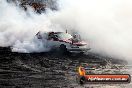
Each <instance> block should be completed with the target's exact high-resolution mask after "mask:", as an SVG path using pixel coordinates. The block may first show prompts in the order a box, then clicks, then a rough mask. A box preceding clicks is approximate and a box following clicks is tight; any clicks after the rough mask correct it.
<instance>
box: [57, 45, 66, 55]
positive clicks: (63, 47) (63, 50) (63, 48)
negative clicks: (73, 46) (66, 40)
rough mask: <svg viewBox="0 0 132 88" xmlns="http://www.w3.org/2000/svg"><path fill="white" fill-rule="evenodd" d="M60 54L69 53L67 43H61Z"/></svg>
mask: <svg viewBox="0 0 132 88" xmlns="http://www.w3.org/2000/svg"><path fill="white" fill-rule="evenodd" d="M59 51H60V54H66V53H67V48H66V46H65V45H60V47H59Z"/></svg>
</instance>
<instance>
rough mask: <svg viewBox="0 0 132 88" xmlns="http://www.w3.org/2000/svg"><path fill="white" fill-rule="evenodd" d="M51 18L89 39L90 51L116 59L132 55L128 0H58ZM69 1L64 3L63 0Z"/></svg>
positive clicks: (131, 25) (130, 3)
mask: <svg viewBox="0 0 132 88" xmlns="http://www.w3.org/2000/svg"><path fill="white" fill-rule="evenodd" d="M60 2H61V3H60V4H61V6H60V7H61V8H63V9H61V8H60V9H61V10H60V12H58V13H57V15H55V16H52V21H53V22H55V23H59V24H61V25H62V27H64V28H65V27H70V28H71V29H75V30H77V31H79V32H80V33H81V34H82V37H84V38H85V39H86V40H88V41H89V43H90V45H91V47H92V51H93V52H97V53H101V54H104V55H110V56H114V57H118V58H123V59H124V58H125V59H129V60H130V59H131V58H132V56H131V55H132V46H131V44H132V37H131V35H132V10H131V9H132V6H131V5H132V1H131V0H127V1H125V0H60ZM63 2H65V3H69V4H68V5H66V4H65V3H63Z"/></svg>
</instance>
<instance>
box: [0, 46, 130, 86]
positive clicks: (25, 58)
mask: <svg viewBox="0 0 132 88" xmlns="http://www.w3.org/2000/svg"><path fill="white" fill-rule="evenodd" d="M81 63H93V64H99V65H100V66H101V67H103V68H105V69H101V70H100V71H101V72H106V73H131V72H132V71H131V70H130V68H131V67H130V68H129V67H126V66H127V62H126V61H123V60H119V59H114V58H110V57H105V56H101V55H97V54H94V53H87V54H85V55H59V54H58V53H55V52H47V53H31V54H27V53H26V54H25V53H13V52H10V51H9V49H8V48H0V88H131V86H132V84H131V83H130V84H85V85H80V84H78V83H77V80H76V75H77V67H78V66H79V65H80V64H81ZM112 66H113V67H115V68H114V69H111V67H112Z"/></svg>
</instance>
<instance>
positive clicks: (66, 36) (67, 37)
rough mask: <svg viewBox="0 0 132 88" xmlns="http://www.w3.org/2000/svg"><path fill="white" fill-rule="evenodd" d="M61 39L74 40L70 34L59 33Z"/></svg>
mask: <svg viewBox="0 0 132 88" xmlns="http://www.w3.org/2000/svg"><path fill="white" fill-rule="evenodd" d="M57 36H58V38H59V39H72V36H71V35H70V34H68V33H57Z"/></svg>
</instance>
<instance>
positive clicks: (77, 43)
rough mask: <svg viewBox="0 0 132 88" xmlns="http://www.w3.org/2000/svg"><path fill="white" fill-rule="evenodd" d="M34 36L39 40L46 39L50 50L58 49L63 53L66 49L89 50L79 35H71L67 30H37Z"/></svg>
mask: <svg viewBox="0 0 132 88" xmlns="http://www.w3.org/2000/svg"><path fill="white" fill-rule="evenodd" d="M36 36H37V38H38V39H40V40H43V39H46V40H47V43H48V44H46V45H47V47H50V48H51V50H53V49H59V50H60V51H61V52H63V53H64V52H67V51H68V52H75V53H84V52H86V51H88V50H90V48H89V46H88V44H87V43H86V42H84V41H82V40H81V38H80V35H77V34H75V35H74V36H72V35H71V34H69V33H67V32H66V33H65V32H47V33H42V32H38V33H37V34H36Z"/></svg>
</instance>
